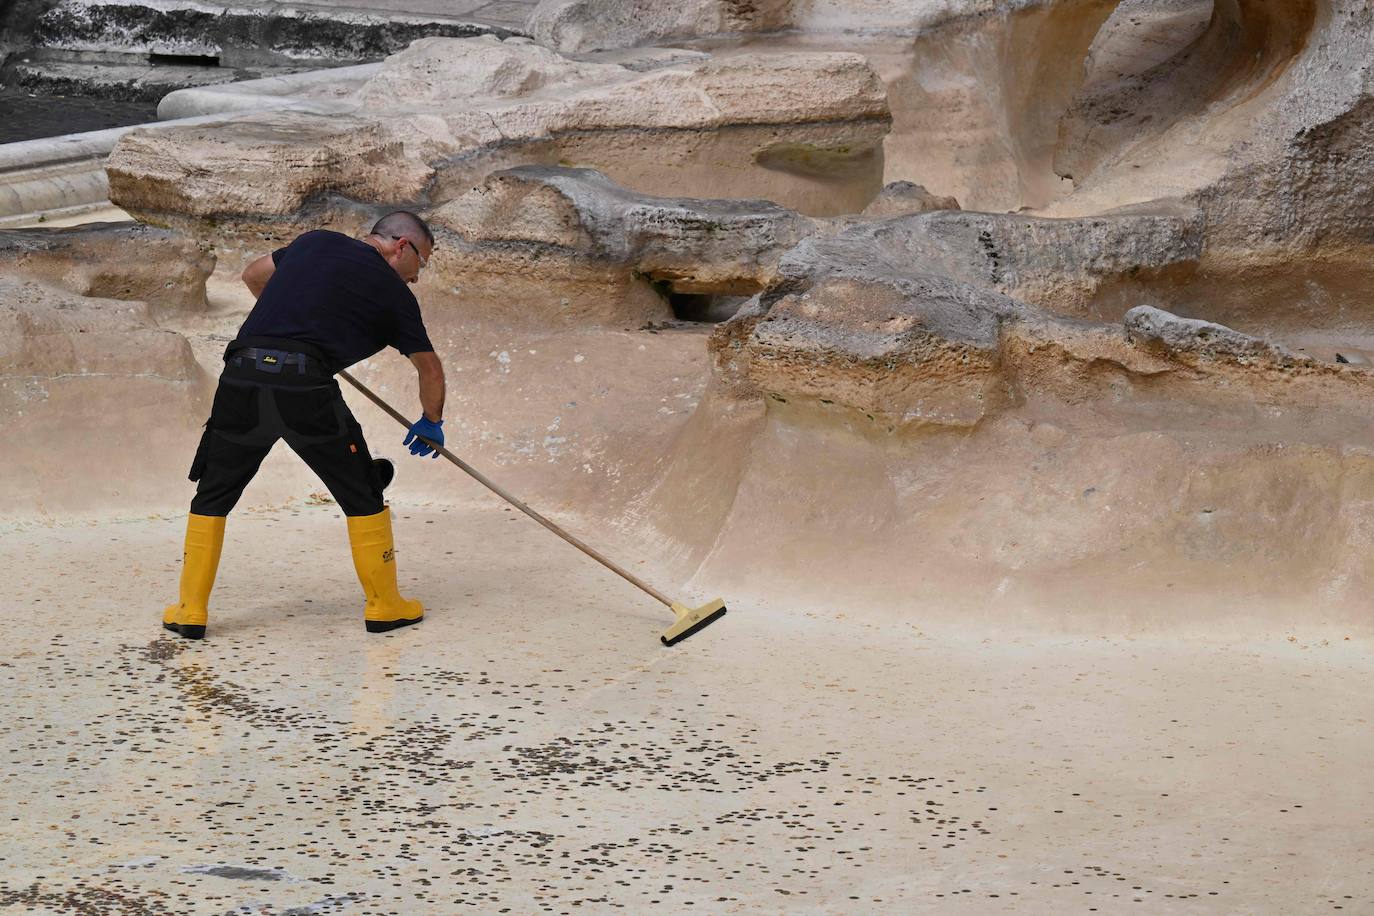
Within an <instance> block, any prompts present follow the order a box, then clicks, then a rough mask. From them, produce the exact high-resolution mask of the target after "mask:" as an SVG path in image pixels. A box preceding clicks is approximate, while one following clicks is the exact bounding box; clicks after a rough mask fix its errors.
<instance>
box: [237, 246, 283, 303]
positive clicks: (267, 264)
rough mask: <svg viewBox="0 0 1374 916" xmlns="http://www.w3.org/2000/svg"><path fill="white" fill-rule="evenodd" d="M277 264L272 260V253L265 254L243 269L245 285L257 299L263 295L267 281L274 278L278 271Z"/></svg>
mask: <svg viewBox="0 0 1374 916" xmlns="http://www.w3.org/2000/svg"><path fill="white" fill-rule="evenodd" d="M276 271H277V265H276V264H275V263H274V262H273V261H272V256H271V255H270V254H265V255H263V256H262V257H260V258H258V259H257V260H256V261H254V262H253V263H251V264H249V265H248V266H247V267H245V268H244V269H243V285H244V286H247V287H248V290H249V291H250V292H251V293H252V294H253V298H254V299H256V298H258V297H259V296H261V295H262V291H263V289H265V288H266V287H267V281H268V280H270V279H272V274H274V273H276Z"/></svg>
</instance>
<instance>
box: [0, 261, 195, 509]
mask: <svg viewBox="0 0 1374 916" xmlns="http://www.w3.org/2000/svg"><path fill="white" fill-rule="evenodd" d="M209 383H210V380H209V378H208V377H207V376H206V374H205V372H204V371H203V370H202V369H201V368H200V366H199V364H197V362H196V360H195V357H194V356H193V355H192V352H191V347H190V344H189V343H188V342H187V340H186V338H185V337H183V336H181V335H180V334H177V333H174V332H172V331H167V330H163V329H161V328H159V327H158V326H157V325H156V323H155V322H154V321H153V320H152V318H151V316H150V314H149V310H148V307H147V306H146V305H145V304H143V303H139V302H124V301H116V300H111V299H92V298H83V297H80V296H77V295H74V294H72V293H69V292H65V291H62V290H58V289H55V288H53V287H49V286H44V285H41V284H39V283H37V282H34V281H31V280H19V279H15V278H13V277H12V276H10V275H5V276H3V277H0V418H3V420H0V422H3V425H4V428H5V435H4V436H3V437H0V464H3V465H4V467H5V469H6V474H5V487H4V488H3V492H0V508H6V509H8V508H14V507H24V508H25V509H28V510H32V509H35V508H36V509H38V510H40V511H44V512H58V511H72V512H80V511H89V510H90V509H92V508H95V507H100V508H108V507H111V506H125V507H127V506H132V505H137V500H140V499H148V498H152V497H154V496H155V495H156V494H157V493H159V492H160V491H161V490H163V489H165V487H166V485H167V481H171V480H176V479H178V478H184V477H185V474H186V468H187V467H188V466H189V464H190V459H191V454H192V451H193V450H194V447H195V444H196V441H197V439H198V438H199V437H198V431H199V426H200V424H201V422H203V420H204V416H205V413H206V412H207V411H208V409H209V391H210V389H209Z"/></svg>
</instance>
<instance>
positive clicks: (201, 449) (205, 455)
mask: <svg viewBox="0 0 1374 916" xmlns="http://www.w3.org/2000/svg"><path fill="white" fill-rule="evenodd" d="M211 435H212V434H211V432H210V421H209V420H206V421H205V432H203V433H201V434H200V445H197V446H196V457H194V458H192V459H191V470H190V472H189V473H188V474H187V475H186V479H187V480H189V481H191V482H192V483H199V482H200V479H201V478H202V477H204V476H205V462H206V461H207V460H209V457H210V456H209V452H210V436H211Z"/></svg>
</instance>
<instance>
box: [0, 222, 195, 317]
mask: <svg viewBox="0 0 1374 916" xmlns="http://www.w3.org/2000/svg"><path fill="white" fill-rule="evenodd" d="M98 215H109V216H118V215H120V214H118V213H117V212H115V213H110V214H98ZM0 264H3V265H4V270H5V272H6V273H7V274H9V275H10V276H13V277H24V278H27V279H33V280H38V281H41V282H43V283H45V284H47V285H51V286H57V287H60V288H62V289H65V290H67V291H68V292H71V293H75V294H76V295H78V296H92V297H96V298H106V299H124V300H134V301H140V302H146V303H148V304H149V305H151V306H153V308H154V311H156V312H171V311H198V310H203V309H205V308H206V307H207V303H206V300H205V282H206V280H207V279H209V277H210V274H211V272H212V271H213V270H214V267H215V256H214V254H212V253H211V252H209V251H208V250H206V249H205V248H203V247H202V246H200V245H197V244H196V243H194V242H193V241H191V240H190V239H189V238H187V237H186V236H184V235H179V234H177V233H175V232H172V231H169V230H165V229H156V228H154V227H152V226H147V225H142V224H139V223H134V222H132V221H126V222H109V223H82V224H79V225H77V226H74V227H68V228H63V229H54V228H48V227H47V226H44V227H43V228H38V227H33V228H31V229H29V230H28V231H25V230H22V229H12V230H0Z"/></svg>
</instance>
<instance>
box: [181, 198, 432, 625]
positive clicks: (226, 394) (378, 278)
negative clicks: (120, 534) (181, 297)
mask: <svg viewBox="0 0 1374 916" xmlns="http://www.w3.org/2000/svg"><path fill="white" fill-rule="evenodd" d="M433 249H434V235H433V233H431V232H430V229H429V227H428V226H427V225H425V223H424V221H423V220H421V219H420V218H419V217H418V216H416V215H415V214H414V213H409V212H405V211H398V212H395V213H391V214H388V215H387V216H385V217H383V218H382V219H381V220H379V221H378V222H377V224H376V225H375V226H373V227H372V231H371V233H369V234H368V235H367V236H366V237H364V238H363V239H361V240H359V239H352V238H349V237H348V236H346V235H341V234H339V233H337V232H329V231H326V230H317V231H314V232H307V233H305V234H304V235H301V236H299V237H298V238H297V239H296V240H295V241H293V242H292V243H291V244H290V245H288V246H287V247H285V248H281V249H278V250H276V251H274V252H272V254H271V255H264V256H263V257H260V258H258V259H257V260H256V261H254V262H253V263H251V264H249V265H248V267H247V269H246V270H244V272H243V282H244V283H245V284H246V285H247V286H248V288H249V289H250V290H252V292H253V295H254V296H256V297H257V300H258V301H257V305H255V306H254V307H253V310H252V311H251V312H250V313H249V315H248V318H247V320H246V321H244V323H243V327H241V328H240V329H239V334H238V337H237V338H236V339H235V340H234V342H233V343H231V344H229V346H228V348H227V349H226V350H225V354H224V363H225V365H224V372H223V374H222V375H221V376H220V380H219V387H218V388H217V389H216V391H215V401H214V406H213V408H212V409H211V412H210V419H209V420H208V421H206V424H205V433H204V435H203V436H202V437H201V441H200V447H199V449H198V450H197V451H196V457H195V460H194V461H193V462H192V465H191V473H190V475H189V476H190V479H191V480H193V481H197V482H198V486H197V488H196V495H195V498H194V499H193V500H192V501H191V513H190V517H189V519H188V520H187V525H186V552H185V556H184V559H183V565H182V571H181V597H180V601H179V602H178V603H177V604H173V605H171V606H170V607H168V608H167V609H166V610H165V611H163V614H162V625H163V626H164V627H166V628H167V629H168V630H171V631H173V632H175V633H178V634H180V635H181V636H184V637H186V638H188V639H200V638H201V637H203V636H204V635H205V627H206V623H207V620H208V617H209V611H208V602H209V598H210V590H211V589H212V588H213V587H214V584H215V572H216V570H217V569H218V566H219V556H220V548H221V546H222V545H223V543H224V520H225V517H226V516H227V515H228V514H229V512H230V511H231V510H232V509H233V508H234V505H235V504H236V503H237V502H238V500H239V497H240V496H241V495H242V493H243V489H244V487H246V486H247V485H248V482H249V481H251V480H252V479H253V475H254V474H256V473H257V471H258V467H259V466H260V465H261V464H262V460H263V459H264V458H265V457H267V453H268V452H269V451H270V450H271V449H272V446H273V445H275V444H276V441H277V440H278V439H285V440H286V444H287V445H289V446H290V447H291V449H292V450H293V451H294V452H295V453H296V454H297V455H299V456H300V457H301V458H302V459H303V460H304V461H305V463H306V464H307V465H309V466H310V469H311V470H312V471H314V472H315V473H316V474H317V475H319V477H320V479H321V480H322V481H324V484H325V486H326V487H328V488H329V492H330V493H331V494H333V496H334V499H335V501H336V502H337V503H338V504H339V507H340V508H341V509H343V512H344V515H345V516H347V518H348V538H349V542H350V543H351V545H352V548H353V565H354V567H355V568H356V569H357V572H358V580H359V581H360V582H361V583H362V586H363V591H364V592H365V593H366V596H367V604H366V607H365V608H364V611H363V619H364V622H365V624H366V627H367V630H368V632H370V633H382V632H386V631H388V630H393V629H396V628H397V627H403V626H407V625H409V624H414V623H419V622H420V621H421V620H422V619H423V618H424V607H423V606H422V605H421V604H420V602H419V601H414V600H410V599H407V598H403V597H401V594H400V592H399V591H398V590H397V587H396V563H395V548H394V545H393V542H392V535H391V514H390V511H389V510H388V509H387V507H386V504H385V503H384V502H383V501H382V489H383V487H384V486H385V483H386V481H384V480H383V479H382V474H381V472H380V471H379V469H378V467H377V465H375V464H374V462H373V460H372V457H371V455H369V454H368V450H367V443H366V441H364V439H363V432H362V429H361V427H359V426H358V421H357V420H355V419H354V418H353V414H352V413H351V412H350V411H349V409H348V406H347V405H346V404H344V401H343V397H342V396H341V395H340V393H339V384H338V382H336V381H335V380H334V378H333V376H334V373H335V372H337V371H338V370H339V369H343V368H347V367H348V366H351V365H352V364H353V363H355V362H358V361H359V360H362V359H366V358H367V357H369V356H372V355H373V354H374V353H377V352H378V351H379V350H381V349H382V348H384V347H387V346H391V347H395V348H396V349H397V350H399V351H400V352H401V353H402V354H403V355H405V356H407V357H409V358H410V361H411V362H412V363H413V364H414V365H415V371H416V373H417V374H418V378H419V388H420V406H421V409H422V411H423V412H422V414H421V416H420V419H419V420H417V421H415V423H414V425H412V426H411V428H410V432H409V434H408V435H407V436H406V438H405V443H404V444H405V445H408V446H410V452H411V454H412V455H419V456H424V455H428V454H431V453H433V455H434V457H436V458H437V457H438V452H435V451H434V449H433V448H431V447H430V446H429V445H427V444H426V443H425V442H424V441H423V440H426V439H427V440H429V441H430V442H434V443H436V444H439V445H442V444H443V441H444V432H443V412H444V393H445V389H444V369H443V365H442V364H441V363H440V362H439V357H438V356H437V355H436V354H435V353H434V347H433V345H432V344H430V341H429V334H428V332H427V331H426V330H425V325H424V321H423V319H422V318H421V316H420V305H419V303H418V302H417V301H416V300H415V296H414V295H413V294H412V293H411V292H410V289H409V288H408V286H407V284H410V283H414V282H415V280H416V279H417V278H418V277H419V275H420V271H421V270H423V269H424V267H425V265H426V264H427V263H428V261H429V257H430V254H431V252H432V251H433ZM422 437H423V438H422Z"/></svg>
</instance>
